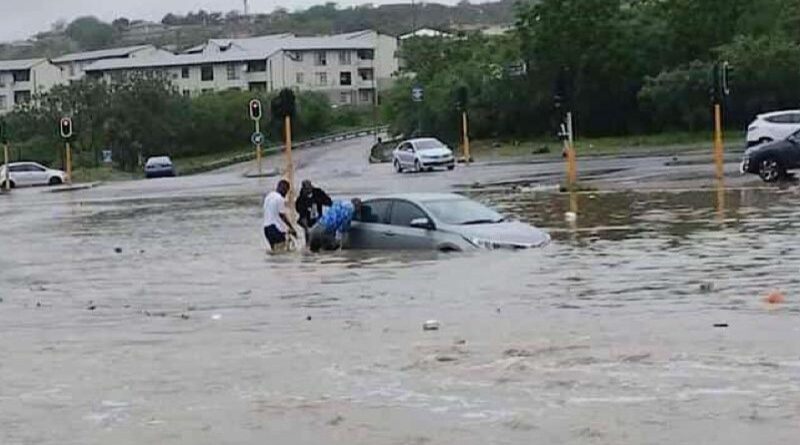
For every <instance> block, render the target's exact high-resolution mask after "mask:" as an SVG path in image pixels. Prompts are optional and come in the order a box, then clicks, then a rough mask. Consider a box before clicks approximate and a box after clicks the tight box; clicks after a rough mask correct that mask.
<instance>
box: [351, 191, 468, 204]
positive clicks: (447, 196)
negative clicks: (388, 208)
mask: <svg viewBox="0 0 800 445" xmlns="http://www.w3.org/2000/svg"><path fill="white" fill-rule="evenodd" d="M380 199H402V200H406V201H414V202H423V203H424V202H430V201H452V200H457V199H468V198H466V197H464V196H462V195H458V194H455V193H397V194H393V195H384V196H370V197H369V198H368V199H366V200H365V201H377V200H380Z"/></svg>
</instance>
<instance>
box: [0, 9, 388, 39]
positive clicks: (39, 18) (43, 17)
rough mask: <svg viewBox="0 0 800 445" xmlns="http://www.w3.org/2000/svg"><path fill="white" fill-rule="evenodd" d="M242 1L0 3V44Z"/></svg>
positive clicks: (267, 10) (156, 18) (260, 10)
mask: <svg viewBox="0 0 800 445" xmlns="http://www.w3.org/2000/svg"><path fill="white" fill-rule="evenodd" d="M400 1H402V0H363V1H359V0H342V1H338V2H337V3H339V4H340V5H351V4H359V3H376V4H378V3H399V2H400ZM324 2H325V1H324V0H289V1H288V2H287V1H285V0H250V10H251V11H254V12H270V11H272V10H273V9H275V7H276V6H284V7H287V8H289V9H296V8H305V7H308V6H311V5H314V4H320V3H324ZM243 4H244V2H243V0H0V17H2V18H3V20H2V21H1V22H0V41H9V40H16V39H24V38H27V37H29V36H31V35H33V34H36V33H37V32H40V31H46V30H48V29H50V25H51V24H52V23H54V22H56V21H57V20H59V19H65V20H67V21H69V20H71V19H74V18H75V17H78V16H82V15H94V16H97V17H99V18H101V19H103V20H106V21H111V20H113V19H115V18H117V17H128V18H131V19H133V18H136V19H148V20H161V18H162V17H164V15H165V14H167V13H168V12H177V13H186V12H188V11H196V10H198V9H205V10H206V11H225V12H227V11H230V10H233V9H237V10H241V9H242V7H243Z"/></svg>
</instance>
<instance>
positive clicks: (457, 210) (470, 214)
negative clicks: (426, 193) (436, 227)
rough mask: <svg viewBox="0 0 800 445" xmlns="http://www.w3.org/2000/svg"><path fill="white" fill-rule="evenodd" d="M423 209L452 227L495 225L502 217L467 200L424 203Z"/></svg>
mask: <svg viewBox="0 0 800 445" xmlns="http://www.w3.org/2000/svg"><path fill="white" fill-rule="evenodd" d="M424 204H425V208H426V209H428V211H429V212H430V213H432V214H433V216H435V217H436V219H438V220H439V221H442V222H444V223H446V224H452V225H457V226H458V225H470V224H496V223H500V222H503V221H504V220H505V218H503V215H501V214H499V213H497V212H495V211H494V210H492V209H490V208H488V207H486V206H484V205H483V204H480V203H477V202H475V201H471V200H469V199H442V200H438V201H428V202H425V203H424Z"/></svg>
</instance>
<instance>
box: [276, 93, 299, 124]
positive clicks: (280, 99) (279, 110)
mask: <svg viewBox="0 0 800 445" xmlns="http://www.w3.org/2000/svg"><path fill="white" fill-rule="evenodd" d="M271 108H272V117H273V119H277V118H284V117H286V116H289V117H293V116H294V114H295V111H296V109H295V108H296V106H295V97H294V91H292V90H290V89H288V88H284V89H282V90H281V92H280V93H278V95H277V96H276V97H275V98H274V99H272V103H271Z"/></svg>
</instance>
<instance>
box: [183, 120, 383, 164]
mask: <svg viewBox="0 0 800 445" xmlns="http://www.w3.org/2000/svg"><path fill="white" fill-rule="evenodd" d="M388 130H389V126H388V125H383V126H380V127H370V128H362V129H359V130H350V131H343V132H340V133H333V134H329V135H325V136H320V137H318V138H313V139H307V140H305V141H298V142H296V143H294V144H292V149H295V150H299V149H304V148H310V147H316V146H318V145H325V144H330V143H331V142H338V141H345V140H348V139H355V138H359V137H364V136H369V135H373V134H381V133H385V132H387V131H388ZM283 150H284V145H283V144H278V145H271V146H269V147H264V148H263V153H264V154H265V155H268V154H275V153H280V152H282V151H283ZM255 158H256V154H255V150H252V151H251V152H248V153H241V154H238V155H235V156H231V157H229V158H223V159H219V160H216V161H213V162H209V163H207V164H203V165H199V166H197V167H192V168H187V169H182V170H181V171H180V174H181V175H195V174H198V173H206V172H210V171H214V170H218V169H220V168H224V167H228V166H231V165H234V164H241V163H243V162H248V161H252V160H254V159H255Z"/></svg>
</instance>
